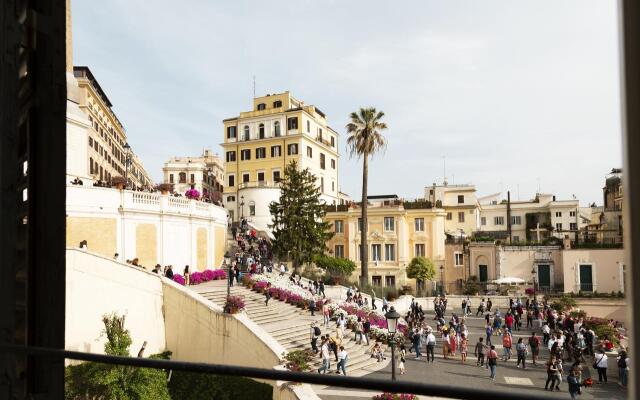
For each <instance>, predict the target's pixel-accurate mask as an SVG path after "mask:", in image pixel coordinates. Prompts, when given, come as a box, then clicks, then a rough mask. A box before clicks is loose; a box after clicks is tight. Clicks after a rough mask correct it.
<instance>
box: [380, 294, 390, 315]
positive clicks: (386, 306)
mask: <svg viewBox="0 0 640 400" xmlns="http://www.w3.org/2000/svg"><path fill="white" fill-rule="evenodd" d="M387 311H389V303H387V298H386V297H383V298H382V312H383V313H386V312H387Z"/></svg>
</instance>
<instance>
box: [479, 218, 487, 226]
mask: <svg viewBox="0 0 640 400" xmlns="http://www.w3.org/2000/svg"><path fill="white" fill-rule="evenodd" d="M486 224H487V217H480V225H483V226H484V225H486Z"/></svg>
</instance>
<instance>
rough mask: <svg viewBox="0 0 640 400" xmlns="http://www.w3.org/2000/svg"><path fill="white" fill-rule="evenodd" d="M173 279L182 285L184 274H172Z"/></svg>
mask: <svg viewBox="0 0 640 400" xmlns="http://www.w3.org/2000/svg"><path fill="white" fill-rule="evenodd" d="M173 281H174V282H176V283H179V284H181V285H183V286H184V283H185V282H184V276H182V275H180V274H173Z"/></svg>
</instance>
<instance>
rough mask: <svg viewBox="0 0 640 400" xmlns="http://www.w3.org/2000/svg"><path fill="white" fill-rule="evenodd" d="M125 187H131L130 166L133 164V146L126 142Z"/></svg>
mask: <svg viewBox="0 0 640 400" xmlns="http://www.w3.org/2000/svg"><path fill="white" fill-rule="evenodd" d="M124 156H125V159H124V187H125V188H129V166H130V165H131V146H129V143H128V142H127V143H125V144H124Z"/></svg>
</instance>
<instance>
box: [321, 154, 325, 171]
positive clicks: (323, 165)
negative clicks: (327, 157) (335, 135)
mask: <svg viewBox="0 0 640 400" xmlns="http://www.w3.org/2000/svg"><path fill="white" fill-rule="evenodd" d="M320 168H322V169H325V161H324V154H322V153H320Z"/></svg>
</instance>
